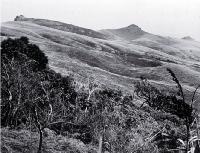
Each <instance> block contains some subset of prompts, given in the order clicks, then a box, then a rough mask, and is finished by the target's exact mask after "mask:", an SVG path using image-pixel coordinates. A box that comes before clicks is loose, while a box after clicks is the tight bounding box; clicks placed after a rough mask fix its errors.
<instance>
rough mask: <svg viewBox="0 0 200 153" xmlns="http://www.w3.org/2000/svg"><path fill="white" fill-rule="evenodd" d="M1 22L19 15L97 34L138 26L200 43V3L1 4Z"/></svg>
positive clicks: (21, 0)
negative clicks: (69, 25)
mask: <svg viewBox="0 0 200 153" xmlns="http://www.w3.org/2000/svg"><path fill="white" fill-rule="evenodd" d="M0 5H1V6H0V7H1V20H0V21H1V22H6V21H12V20H13V19H14V18H15V16H16V15H20V14H22V15H24V16H25V17H31V18H43V19H52V20H56V21H61V22H65V23H70V24H74V25H77V26H81V27H85V28H90V29H94V30H100V29H112V28H120V27H126V26H128V25H130V24H136V25H138V26H139V27H141V28H142V29H143V30H145V31H147V32H150V33H153V34H158V35H163V36H171V37H177V38H181V37H184V36H191V37H193V38H194V39H196V40H198V41H200V0H1V2H0Z"/></svg>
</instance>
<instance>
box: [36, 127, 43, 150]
mask: <svg viewBox="0 0 200 153" xmlns="http://www.w3.org/2000/svg"><path fill="white" fill-rule="evenodd" d="M38 130H39V134H40V140H39V146H38V152H37V153H42V140H43V139H42V138H43V137H42V130H41V128H40V127H38Z"/></svg>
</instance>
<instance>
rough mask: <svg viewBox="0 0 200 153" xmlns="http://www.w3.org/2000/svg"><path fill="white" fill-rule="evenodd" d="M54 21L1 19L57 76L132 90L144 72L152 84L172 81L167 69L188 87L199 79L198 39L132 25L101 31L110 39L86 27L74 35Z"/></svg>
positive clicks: (6, 30) (10, 33) (7, 31)
mask: <svg viewBox="0 0 200 153" xmlns="http://www.w3.org/2000/svg"><path fill="white" fill-rule="evenodd" d="M55 23H57V22H54V21H52V22H51V21H50V20H35V19H32V20H28V21H15V22H6V23H3V24H2V33H3V34H4V35H8V36H13V37H20V36H27V37H29V38H30V40H31V41H32V42H34V43H36V44H37V45H39V46H40V48H41V49H42V50H44V51H45V53H46V54H47V55H48V57H49V60H50V67H52V68H53V69H54V70H55V71H57V72H61V73H62V74H73V75H74V77H75V78H77V80H79V81H81V82H85V81H86V80H87V78H88V77H94V78H96V80H97V81H98V82H100V83H103V84H106V85H108V86H111V87H120V88H122V89H125V90H127V89H128V90H131V89H133V83H134V82H135V81H136V80H138V78H139V77H140V76H142V75H144V76H146V77H147V78H148V79H150V80H152V81H153V82H154V83H158V84H161V85H163V84H164V85H165V84H171V83H172V82H171V78H170V76H169V75H168V74H167V72H166V68H167V67H171V68H172V69H173V70H174V71H175V73H177V74H178V77H179V78H180V80H181V82H182V83H184V85H185V86H186V87H187V88H188V90H191V87H193V86H195V85H197V84H198V83H199V82H200V60H199V59H200V43H199V42H195V41H191V40H183V39H174V38H168V37H161V36H156V35H153V34H149V33H147V32H144V31H142V30H141V29H140V28H139V27H135V26H129V27H127V29H128V30H127V29H126V28H121V29H115V30H103V31H101V32H102V33H103V34H102V35H104V36H105V35H106V34H107V35H108V33H109V36H111V35H112V38H111V37H110V39H98V38H93V37H89V36H88V34H87V31H84V32H85V35H83V34H77V32H76V33H74V30H71V32H70V29H69V28H68V29H67V30H65V29H66V28H65V26H66V24H62V23H59V28H58V25H57V24H55ZM54 24H55V27H54V26H53V25H54ZM62 27H63V28H62ZM76 28H77V27H76ZM58 29H59V30H58ZM63 29H64V30H63ZM130 31H131V35H130V34H129V35H128V33H130ZM90 34H91V32H90ZM92 34H93V33H92ZM94 34H97V33H95V32H94ZM98 34H99V33H98ZM134 34H137V36H136V37H135V36H134ZM127 35H128V36H127ZM2 38H3V37H2Z"/></svg>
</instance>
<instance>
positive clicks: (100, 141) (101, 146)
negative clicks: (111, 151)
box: [98, 135, 103, 153]
mask: <svg viewBox="0 0 200 153" xmlns="http://www.w3.org/2000/svg"><path fill="white" fill-rule="evenodd" d="M102 149H103V135H100V137H99V149H98V153H102Z"/></svg>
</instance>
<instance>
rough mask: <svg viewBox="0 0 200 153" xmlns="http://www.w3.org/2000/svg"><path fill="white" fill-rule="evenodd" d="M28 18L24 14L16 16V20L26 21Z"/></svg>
mask: <svg viewBox="0 0 200 153" xmlns="http://www.w3.org/2000/svg"><path fill="white" fill-rule="evenodd" d="M25 19H26V18H25V16H23V15H19V16H16V17H15V19H14V21H24V20H25Z"/></svg>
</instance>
